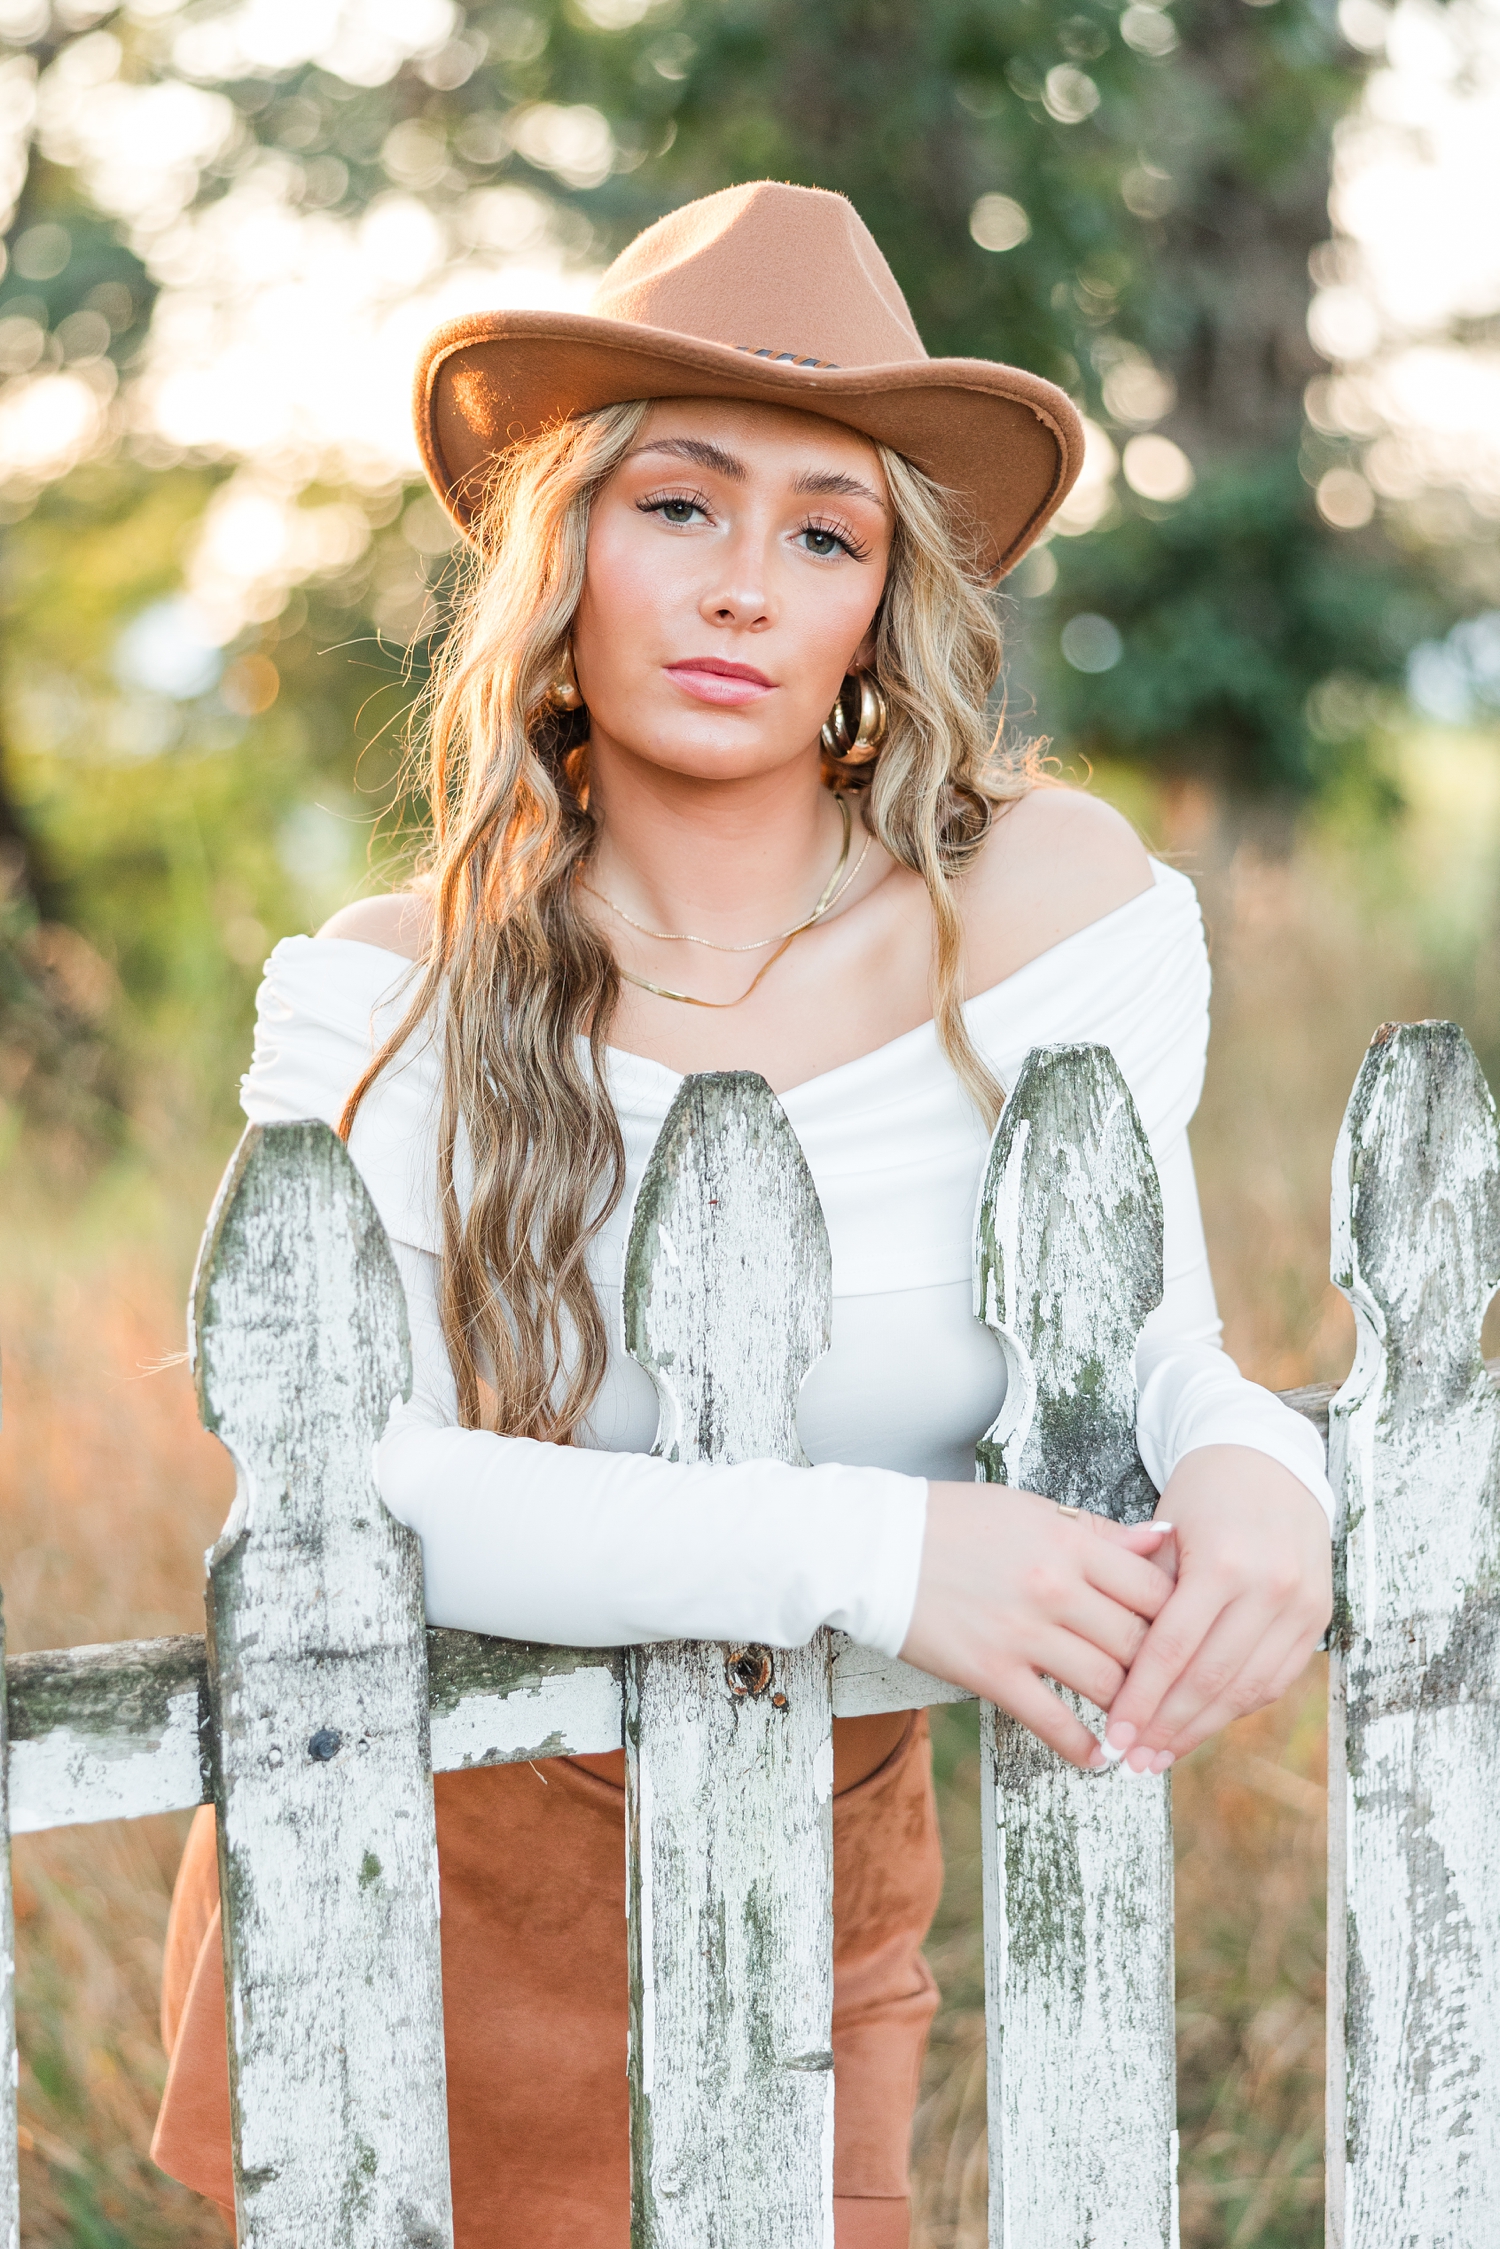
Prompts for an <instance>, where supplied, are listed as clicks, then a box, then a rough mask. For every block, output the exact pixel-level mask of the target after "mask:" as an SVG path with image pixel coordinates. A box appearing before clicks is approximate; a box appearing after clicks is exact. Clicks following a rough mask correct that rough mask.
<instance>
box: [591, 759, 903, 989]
mask: <svg viewBox="0 0 1500 2249" xmlns="http://www.w3.org/2000/svg"><path fill="white" fill-rule="evenodd" d="M839 811H840V812H841V813H842V814H843V817H844V847H843V850H842V851H841V852H840V853H839V859H838V865H837V866H836V867H835V868H834V870H833V873H832V874H831V875H830V876H829V878H828V881H827V882H826V884H825V885H824V887H823V894H822V896H821V897H820V898H819V900H818V902H817V904H816V906H814V908H813V910H812V912H811V913H810V914H809V915H808V916H807V919H806V920H805V921H799V922H797V923H796V924H795V925H794V926H793V927H792V928H791V929H784V930H783V931H782V932H781V934H780V936H779V937H762V938H760V939H759V940H758V941H757V942H756V943H755V944H753V945H719V944H716V943H715V942H714V940H713V938H711V937H693V936H690V935H688V934H687V932H686V931H677V930H666V929H648V928H647V927H646V924H645V923H644V922H639V921H636V920H635V919H634V918H633V916H632V915H630V914H627V913H626V911H625V909H624V907H623V906H617V905H616V904H615V901H614V900H613V898H609V897H606V895H605V893H604V892H603V891H602V890H596V889H595V888H594V886H593V884H592V883H591V882H585V883H583V888H584V889H585V890H586V891H588V893H589V895H590V896H591V897H593V898H597V899H598V900H599V902H600V904H601V905H604V906H608V908H609V910H610V912H611V913H612V914H618V915H619V917H620V919H621V921H623V922H628V923H629V924H630V927H631V928H632V929H638V930H639V931H640V932H641V935H642V936H643V937H654V938H656V939H658V940H659V941H660V942H661V943H662V944H664V945H705V946H707V947H708V949H709V950H710V951H711V952H715V953H758V952H760V951H762V950H763V948H764V947H765V946H767V945H774V946H775V947H776V950H775V952H774V953H773V954H772V955H771V957H770V959H769V960H768V961H765V962H763V963H762V965H761V967H760V968H759V969H757V971H756V973H755V975H754V976H753V977H752V978H751V980H750V982H749V983H748V984H747V985H746V986H745V989H744V990H743V992H741V993H740V994H739V997H738V998H737V999H732V1000H700V999H698V998H697V997H696V996H695V995H694V994H693V993H692V992H674V991H673V990H672V988H671V986H670V985H668V984H653V983H651V982H649V981H648V979H647V978H646V977H644V976H634V975H632V974H631V972H630V970H629V969H628V968H622V969H621V970H620V974H621V975H622V976H623V977H624V979H625V981H626V983H627V984H634V985H635V986H636V988H637V990H638V991H642V992H650V993H652V994H653V995H654V996H655V997H656V998H657V999H659V1000H676V1001H678V1002H679V1003H680V1005H681V1006H683V1007H712V1008H726V1007H742V1006H743V1005H744V1003H745V1001H746V1000H747V999H749V997H750V994H751V993H752V992H753V991H754V990H755V987H756V985H757V984H759V983H760V982H761V981H762V980H763V979H764V978H765V977H767V976H769V975H770V973H771V970H772V969H773V968H774V967H775V966H776V963H777V962H778V961H779V960H780V958H781V956H782V954H783V953H784V952H785V951H786V950H787V947H788V946H789V945H790V944H791V943H792V940H793V939H794V938H797V937H800V936H801V935H802V933H803V931H804V930H807V929H811V928H812V926H813V923H814V922H818V921H821V920H822V919H823V917H824V915H825V914H827V913H829V912H830V911H831V910H832V908H833V907H834V906H836V905H837V904H838V902H839V900H840V898H842V897H843V895H844V892H845V891H846V890H847V889H848V888H849V885H850V883H852V882H853V880H854V878H855V876H856V875H857V874H858V873H859V870H860V868H861V867H862V866H863V865H864V863H865V860H866V858H867V857H868V855H869V850H870V843H871V840H872V839H871V838H870V837H869V836H868V835H867V836H866V837H865V846H864V850H863V851H861V853H860V855H859V857H858V858H857V859H856V860H855V862H854V865H853V866H852V867H850V866H849V851H850V846H851V844H852V842H853V837H854V823H853V821H852V819H851V818H850V814H849V805H848V801H847V799H846V798H844V797H840V798H839ZM846 868H847V869H848V872H847V874H846V873H845V869H846ZM579 880H580V882H582V877H581V876H580V878H579Z"/></svg>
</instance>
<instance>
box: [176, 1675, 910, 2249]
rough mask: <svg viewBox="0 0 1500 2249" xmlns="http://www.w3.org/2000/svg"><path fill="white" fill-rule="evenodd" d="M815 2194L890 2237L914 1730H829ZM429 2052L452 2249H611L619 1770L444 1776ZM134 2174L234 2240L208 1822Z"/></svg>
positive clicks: (841, 2215) (841, 2216)
mask: <svg viewBox="0 0 1500 2249" xmlns="http://www.w3.org/2000/svg"><path fill="white" fill-rule="evenodd" d="M834 1735H835V1743H834V1752H835V1763H834V1771H835V1787H834V1804H833V1867H834V1886H833V1918H834V2008H833V2053H834V2194H835V2198H836V2199H835V2216H836V2219H837V2224H838V2239H839V2242H840V2245H841V2249H896V2245H897V2244H899V2243H904V2242H905V2240H906V2198H907V2195H908V2192H909V2181H908V2171H907V2143H908V2137H909V2133H910V2126H911V2117H912V2110H913V2108H914V2106H915V2103H916V2091H917V2074H918V2071H919V2069H920V2066H921V2061H922V2053H923V2049H924V2046H925V2044H926V2039H927V2030H928V2026H929V2024H930V2022H931V2020H932V2016H933V2013H934V2011H935V2009H936V2006H937V1989H936V1986H935V1985H934V1983H933V1980H932V1976H931V1974H930V1972H929V1970H928V1968H927V1964H926V1962H925V1961H924V1960H923V1958H922V1953H921V1945H922V1940H923V1938H924V1937H925V1935H926V1933H927V1929H928V1925H929V1923H930V1922H931V1919H932V1915H933V1913H934V1911H935V1909H936V1906H937V1900H938V1892H939V1890H940V1888H941V1885H942V1859H941V1855H940V1852H939V1847H938V1836H937V1820H936V1813H935V1809H934V1805H933V1796H932V1777H931V1769H930V1768H931V1758H930V1752H929V1749H928V1742H927V1719H926V1714H925V1713H916V1712H913V1713H908V1714H903V1715H897V1716H894V1717H889V1718H861V1719H849V1720H843V1719H841V1720H838V1721H836V1723H835V1727H834ZM435 1786H436V1796H437V1837H438V1868H439V1873H440V1877H441V1884H442V1906H443V1910H442V1953H443V2034H444V2044H445V2048H446V2053H447V2067H448V2130H449V2143H450V2153H451V2160H452V2172H453V2216H454V2239H455V2245H456V2249H496V2245H497V2244H499V2243H501V2242H511V2241H515V2242H525V2243H526V2244H527V2249H577V2245H578V2244H579V2243H588V2244H589V2249H627V2245H628V2242H629V2238H630V2183H629V2182H630V2156H629V2127H628V2119H627V2105H626V2085H625V2052H626V1967H625V1836H624V1820H625V1805H624V1758H623V1755H622V1753H621V1752H619V1751H616V1752H614V1753H613V1754H611V1755H610V1756H607V1757H587V1758H548V1759H545V1760H539V1761H538V1762H537V1763H536V1764H535V1765H496V1766H491V1767H488V1768H486V1769H484V1770H482V1771H478V1772H466V1773H441V1774H439V1775H438V1777H437V1780H436V1784H435ZM162 2036H163V2038H164V2040H165V2043H166V2047H167V2051H168V2054H169V2055H170V2056H171V2066H170V2069H169V2071H168V2075H167V2088H166V2092H165V2094H164V2095H163V2098H162V2106H161V2114H160V2116H159V2117H158V2119H157V2125H156V2136H155V2139H154V2140H153V2142H152V2151H151V2152H152V2154H153V2156H154V2157H155V2159H156V2161H157V2162H158V2163H159V2164H160V2166H161V2168H162V2169H163V2170H164V2171H167V2172H169V2173H170V2174H171V2176H172V2177H173V2178H175V2179H180V2180H181V2181H182V2182H183V2183H184V2184H185V2185H187V2186H190V2187H194V2188H196V2189H197V2191H198V2192H199V2193H200V2194H205V2195H208V2196H210V2197H211V2198H212V2199H213V2200H214V2201H215V2202H217V2203H218V2204H219V2206H220V2208H221V2209H222V2210H223V2211H224V2213H225V2215H226V2217H228V2218H229V2219H230V2220H231V2223H232V2213H233V2203H234V2186H233V2177H232V2172H231V2166H230V2141H229V2070H228V2058H227V2052H226V2042H225V2028H224V1964H223V1955H222V1952H221V1950H220V1944H219V1886H218V1867H217V1858H216V1850H215V1837H214V1815H213V1813H212V1811H211V1810H209V1809H206V1808H205V1809H204V1810H203V1811H201V1812H199V1814H198V1815H197V1818H196V1819H195V1820H194V1822H193V1826H192V1830H191V1832H190V1834H189V1836H188V1842H187V1848H186V1850H185V1852H184V1853H183V1859H182V1866H181V1869H180V1871H179V1873H178V1877H177V1886H176V1889H175V1891H174V1893H173V1898H172V1914H171V1920H170V1923H169V1926H168V1930H167V1946H166V1958H165V1962H164V1967H163V1976H162Z"/></svg>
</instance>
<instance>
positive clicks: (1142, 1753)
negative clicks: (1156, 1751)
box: [1125, 1749, 1152, 1777]
mask: <svg viewBox="0 0 1500 2249" xmlns="http://www.w3.org/2000/svg"><path fill="white" fill-rule="evenodd" d="M1125 1762H1126V1765H1127V1767H1128V1768H1129V1770H1130V1771H1131V1772H1133V1773H1134V1774H1136V1775H1137V1777H1140V1776H1141V1775H1142V1774H1145V1773H1149V1772H1150V1770H1151V1762H1152V1760H1151V1752H1150V1750H1149V1749H1132V1751H1131V1752H1130V1755H1129V1756H1128V1757H1127V1758H1126V1760H1125Z"/></svg>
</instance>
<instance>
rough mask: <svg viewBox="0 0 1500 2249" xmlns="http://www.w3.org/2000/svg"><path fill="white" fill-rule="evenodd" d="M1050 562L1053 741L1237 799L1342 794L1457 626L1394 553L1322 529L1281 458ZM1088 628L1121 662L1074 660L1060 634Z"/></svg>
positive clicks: (1142, 513)
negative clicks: (1078, 621)
mask: <svg viewBox="0 0 1500 2249" xmlns="http://www.w3.org/2000/svg"><path fill="white" fill-rule="evenodd" d="M1050 551H1051V552H1052V553H1053V554H1054V555H1055V556H1056V558H1057V564H1058V577H1057V586H1056V591H1055V594H1054V596H1053V599H1052V601H1051V602H1050V604H1049V611H1050V614H1048V615H1047V616H1046V617H1045V619H1044V620H1042V622H1041V624H1040V627H1039V629H1038V630H1037V631H1036V632H1035V634H1034V636H1033V641H1032V646H1033V650H1034V654H1033V656H1032V662H1031V665H1030V666H1029V667H1028V668H1029V669H1030V670H1031V671H1032V673H1033V676H1034V679H1035V682H1036V701H1037V710H1038V715H1039V717H1040V718H1041V719H1042V722H1043V724H1044V725H1045V727H1046V728H1047V729H1048V730H1049V731H1052V732H1054V733H1055V734H1056V735H1057V736H1058V737H1059V738H1060V739H1061V740H1062V741H1064V742H1066V743H1067V744H1068V746H1069V747H1070V748H1074V749H1078V750H1081V751H1083V752H1084V753H1086V754H1088V755H1092V756H1098V757H1125V758H1128V759H1131V760H1134V761H1136V762H1139V763H1146V764H1157V765H1160V766H1163V767H1165V768H1166V769H1168V770H1170V771H1175V772H1177V773H1192V774H1197V775H1199V776H1201V777H1203V778H1205V779H1209V780H1213V781H1216V782H1218V783H1219V784H1220V785H1222V786H1227V787H1230V788H1234V787H1240V788H1243V787H1246V786H1249V787H1252V788H1261V789H1279V790H1287V791H1292V792H1295V793H1298V794H1305V793H1306V792H1308V791H1310V790H1314V789H1321V788H1326V787H1328V786H1330V785H1331V784H1332V783H1333V782H1334V781H1335V780H1336V779H1337V778H1338V777H1339V775H1340V774H1341V772H1342V771H1343V770H1344V769H1345V768H1346V766H1347V764H1348V762H1349V761H1350V759H1351V758H1354V759H1357V758H1359V757H1360V756H1361V755H1363V754H1364V753H1365V752H1366V751H1367V749H1368V747H1369V744H1370V741H1371V739H1372V737H1374V736H1377V735H1378V732H1379V726H1380V720H1381V717H1382V716H1383V715H1384V714H1385V713H1386V712H1388V711H1389V710H1390V708H1391V706H1392V705H1393V704H1394V703H1395V702H1396V698H1397V696H1398V694H1399V689H1400V685H1401V681H1402V677H1403V673H1404V669H1405V659H1406V655H1407V652H1408V650H1409V649H1410V648H1411V646H1412V645H1413V644H1414V642H1416V641H1417V640H1419V639H1420V638H1421V637H1422V636H1423V634H1424V632H1426V631H1428V630H1431V629H1432V628H1433V625H1434V623H1435V621H1436V620H1437V619H1439V618H1441V617H1442V616H1444V615H1445V614H1446V601H1445V596H1444V594H1443V592H1442V589H1441V588H1440V587H1439V586H1438V585H1436V584H1435V583H1432V582H1431V581H1427V582H1424V579H1423V577H1422V576H1421V575H1420V574H1419V573H1418V570H1417V568H1416V566H1415V565H1414V564H1413V563H1411V562H1409V561H1408V560H1407V559H1406V558H1405V557H1403V556H1400V555H1398V554H1397V553H1396V552H1394V551H1393V550H1392V549H1391V547H1390V546H1389V545H1387V544H1386V543H1385V542H1384V541H1383V540H1381V539H1379V538H1378V537H1376V536H1374V535H1366V536H1360V537H1351V535H1350V534H1349V533H1347V532H1339V531H1333V530H1330V529H1329V528H1328V527H1327V526H1326V525H1325V524H1324V523H1322V522H1321V520H1320V519H1319V517H1318V514H1317V510H1316V508H1315V507H1314V505H1313V496H1312V493H1311V491H1310V490H1309V488H1308V486H1307V484H1306V482H1305V481H1304V479H1303V477H1302V475H1301V474H1300V472H1299V470H1298V466H1297V463H1296V460H1295V459H1294V458H1288V457H1287V455H1286V454H1285V453H1282V452H1272V451H1268V452H1266V453H1263V454H1259V455H1250V456H1248V457H1245V458H1241V459H1238V460H1235V459H1230V460H1225V461H1223V462H1220V463H1217V464H1215V465H1213V466H1212V467H1210V468H1209V469H1208V470H1207V471H1206V472H1205V473H1204V474H1203V475H1202V476H1201V477H1200V479H1199V481H1198V483H1197V485H1196V487H1195V488H1194V490H1193V491H1192V492H1191V493H1190V494H1189V495H1188V496H1187V498H1186V499H1184V500H1182V501H1180V502H1178V503H1177V504H1176V505H1175V506H1173V507H1170V508H1166V507H1158V508H1155V509H1153V510H1151V512H1149V513H1148V512H1147V507H1146V504H1144V503H1135V504H1134V505H1132V506H1129V507H1127V508H1125V509H1123V510H1121V511H1120V513H1119V515H1118V518H1117V520H1116V521H1114V522H1113V523H1112V524H1111V525H1109V526H1108V527H1104V528H1100V529H1099V530H1097V531H1095V532H1093V533H1092V534H1091V535H1090V536H1088V537H1087V538H1080V539H1059V540H1057V541H1055V542H1054V544H1053V546H1052V549H1051V550H1050ZM1080 614H1082V615H1084V616H1089V615H1093V616H1101V615H1102V616H1104V617H1106V618H1107V619H1108V620H1109V622H1110V623H1111V624H1112V625H1114V626H1115V627H1116V628H1117V630H1118V632H1119V634H1120V637H1121V640H1122V642H1123V651H1122V653H1121V655H1120V657H1119V659H1118V661H1117V662H1115V663H1113V664H1111V665H1109V666H1108V667H1107V668H1102V669H1100V670H1098V671H1084V670H1080V669H1076V668H1074V666H1073V665H1070V664H1069V663H1068V662H1067V661H1065V660H1064V657H1063V653H1062V648H1061V646H1060V636H1059V630H1058V628H1059V627H1060V626H1063V625H1064V624H1065V621H1066V620H1069V619H1071V618H1073V617H1076V616H1078V615H1080ZM1380 690H1384V691H1385V694H1384V697H1383V699H1382V697H1381V696H1380V693H1379V691H1380ZM1341 691H1342V699H1341ZM1398 707H1399V706H1398Z"/></svg>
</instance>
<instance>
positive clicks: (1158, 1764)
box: [1151, 1749, 1177, 1773]
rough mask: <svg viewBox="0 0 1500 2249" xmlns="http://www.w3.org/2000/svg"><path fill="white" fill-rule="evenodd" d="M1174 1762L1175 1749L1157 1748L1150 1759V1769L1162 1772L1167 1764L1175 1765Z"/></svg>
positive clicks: (1175, 1759)
mask: <svg viewBox="0 0 1500 2249" xmlns="http://www.w3.org/2000/svg"><path fill="white" fill-rule="evenodd" d="M1176 1762H1177V1754H1176V1751H1175V1750H1171V1749H1159V1750H1158V1751H1157V1752H1156V1755H1155V1756H1154V1757H1153V1758H1152V1760H1151V1770H1152V1772H1153V1773H1164V1772H1165V1771H1166V1769H1167V1767H1168V1766H1169V1765H1175V1764H1176Z"/></svg>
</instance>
